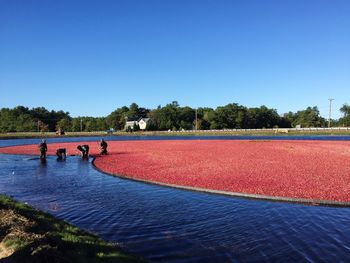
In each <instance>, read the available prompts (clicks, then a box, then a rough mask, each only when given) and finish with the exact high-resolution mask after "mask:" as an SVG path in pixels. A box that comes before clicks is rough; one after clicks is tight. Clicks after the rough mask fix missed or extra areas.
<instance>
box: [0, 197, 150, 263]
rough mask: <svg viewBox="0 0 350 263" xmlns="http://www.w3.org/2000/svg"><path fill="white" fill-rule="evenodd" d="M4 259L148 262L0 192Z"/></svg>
mask: <svg viewBox="0 0 350 263" xmlns="http://www.w3.org/2000/svg"><path fill="white" fill-rule="evenodd" d="M0 261H1V262H39V263H40V262H50V263H53V262H87V263H88V262H145V261H144V260H143V259H141V258H138V257H135V256H132V255H128V254H126V253H124V252H122V250H121V249H120V248H118V247H117V246H115V245H113V244H111V243H107V242H105V241H103V240H101V239H100V238H98V237H96V236H95V235H92V234H90V233H88V232H86V231H83V230H81V229H79V228H77V227H74V226H72V225H70V224H68V223H66V222H64V221H61V220H58V219H56V218H54V217H53V216H51V215H49V214H46V213H44V212H41V211H38V210H36V209H33V208H31V207H29V206H28V205H25V204H22V203H18V202H16V201H14V200H12V199H10V198H8V197H6V196H4V195H0Z"/></svg>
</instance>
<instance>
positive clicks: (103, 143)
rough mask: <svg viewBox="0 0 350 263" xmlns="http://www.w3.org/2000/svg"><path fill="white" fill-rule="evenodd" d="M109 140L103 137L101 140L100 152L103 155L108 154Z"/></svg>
mask: <svg viewBox="0 0 350 263" xmlns="http://www.w3.org/2000/svg"><path fill="white" fill-rule="evenodd" d="M107 146H108V144H107V142H106V141H105V140H104V139H101V141H100V147H99V148H100V154H101V155H106V154H107Z"/></svg>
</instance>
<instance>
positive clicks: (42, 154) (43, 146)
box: [39, 139, 47, 161]
mask: <svg viewBox="0 0 350 263" xmlns="http://www.w3.org/2000/svg"><path fill="white" fill-rule="evenodd" d="M39 151H40V160H41V161H45V160H46V152H47V144H46V140H45V139H42V141H41V143H40V144H39Z"/></svg>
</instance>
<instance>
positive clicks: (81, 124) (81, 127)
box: [80, 119, 83, 132]
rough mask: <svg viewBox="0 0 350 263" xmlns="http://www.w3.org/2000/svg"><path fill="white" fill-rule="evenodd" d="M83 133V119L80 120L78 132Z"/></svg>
mask: <svg viewBox="0 0 350 263" xmlns="http://www.w3.org/2000/svg"><path fill="white" fill-rule="evenodd" d="M82 131H83V119H80V132H82Z"/></svg>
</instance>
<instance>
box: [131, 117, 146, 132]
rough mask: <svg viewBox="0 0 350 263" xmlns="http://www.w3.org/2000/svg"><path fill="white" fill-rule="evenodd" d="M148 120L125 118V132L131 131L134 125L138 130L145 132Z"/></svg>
mask: <svg viewBox="0 0 350 263" xmlns="http://www.w3.org/2000/svg"><path fill="white" fill-rule="evenodd" d="M149 120H150V118H138V117H137V118H135V117H133V118H127V119H126V122H125V130H126V131H127V130H133V129H134V125H138V126H139V127H140V130H146V127H147V123H148V122H149Z"/></svg>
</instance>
